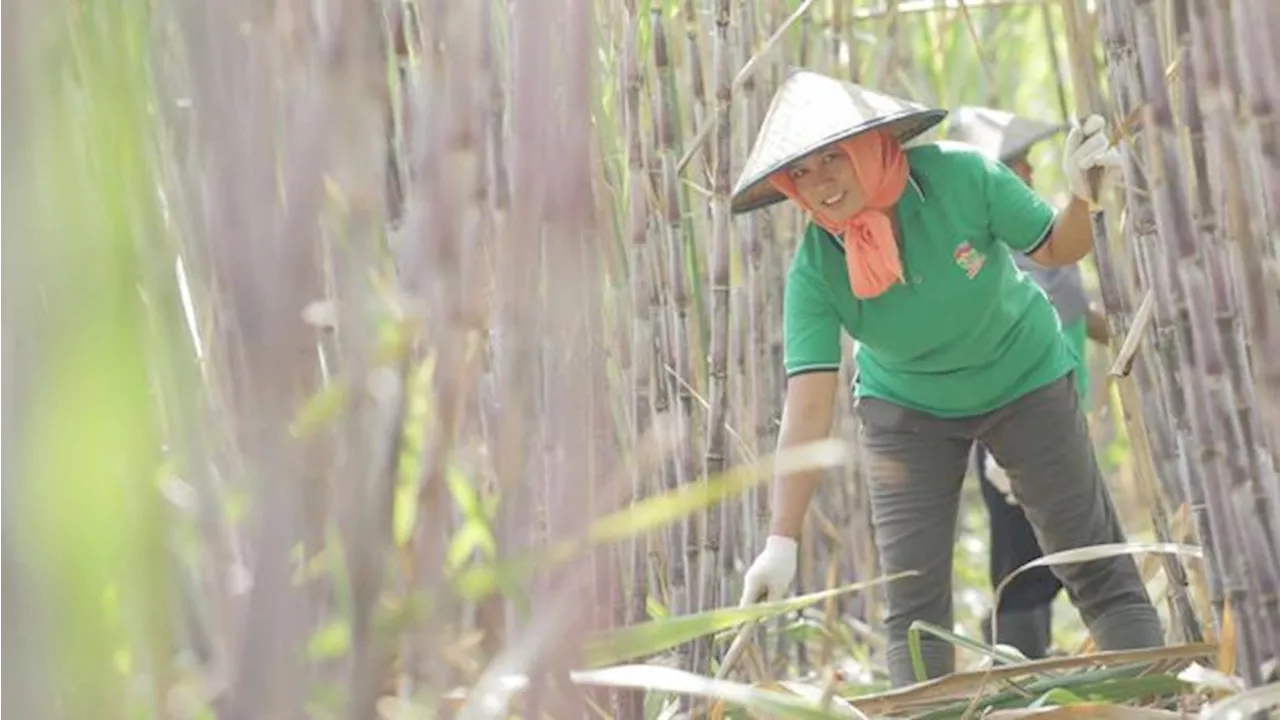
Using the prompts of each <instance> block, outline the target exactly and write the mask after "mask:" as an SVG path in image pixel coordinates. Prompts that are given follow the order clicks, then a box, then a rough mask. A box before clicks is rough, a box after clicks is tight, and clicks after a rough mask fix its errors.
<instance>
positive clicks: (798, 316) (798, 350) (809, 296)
mask: <svg viewBox="0 0 1280 720" xmlns="http://www.w3.org/2000/svg"><path fill="white" fill-rule="evenodd" d="M782 333H783V346H784V349H783V361H782V364H783V367H784V368H785V370H786V373H787V377H794V376H796V375H801V374H803V373H807V372H818V371H824V370H839V369H840V318H839V316H838V315H837V314H836V310H835V307H834V306H833V305H832V304H831V300H830V298H828V297H827V296H826V294H825V293H823V292H822V290H821V288H819V287H817V285H816V283H815V282H814V280H813V278H812V276H811V275H810V274H809V273H807V272H804V271H797V269H796V268H794V267H793V268H792V269H791V270H790V271H789V272H788V273H787V283H786V288H785V290H784V293H783V300H782Z"/></svg>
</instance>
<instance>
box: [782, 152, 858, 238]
mask: <svg viewBox="0 0 1280 720" xmlns="http://www.w3.org/2000/svg"><path fill="white" fill-rule="evenodd" d="M787 175H788V176H789V177H790V178H791V181H792V182H793V183H795V186H796V194H797V195H799V196H800V199H801V200H804V202H805V204H806V205H808V206H809V207H810V208H812V209H814V210H816V211H819V212H821V213H822V214H823V215H825V216H827V217H828V218H830V219H831V220H832V221H833V222H837V223H839V222H843V221H845V220H848V219H849V218H851V217H853V216H854V215H856V214H857V213H858V212H860V211H861V210H862V207H863V205H864V204H865V200H864V198H863V195H862V185H861V183H859V182H858V176H857V173H855V172H854V170H853V161H852V160H850V159H849V156H848V155H847V154H845V152H844V151H843V150H841V149H840V148H838V147H828V148H823V149H821V150H818V151H816V152H813V153H810V154H809V155H806V156H805V157H803V158H800V159H799V160H797V161H795V162H794V163H792V164H791V166H790V167H789V168H787Z"/></svg>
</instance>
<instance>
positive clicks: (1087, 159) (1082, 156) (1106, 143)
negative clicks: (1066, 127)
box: [1062, 115, 1120, 202]
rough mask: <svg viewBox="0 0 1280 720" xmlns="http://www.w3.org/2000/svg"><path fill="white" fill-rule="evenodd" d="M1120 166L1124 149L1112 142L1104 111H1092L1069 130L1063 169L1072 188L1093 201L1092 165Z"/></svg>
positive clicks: (1104, 166)
mask: <svg viewBox="0 0 1280 720" xmlns="http://www.w3.org/2000/svg"><path fill="white" fill-rule="evenodd" d="M1095 167H1101V168H1118V167H1120V151H1119V150H1117V149H1116V148H1115V147H1113V146H1112V145H1111V138H1110V137H1108V135H1107V121H1106V119H1104V118H1103V117H1102V116H1101V115H1090V116H1089V117H1087V118H1085V121H1084V122H1083V123H1082V124H1080V125H1073V126H1072V128H1071V131H1070V132H1069V133H1067V143H1066V147H1065V148H1064V149H1063V153H1062V172H1063V174H1064V175H1065V176H1066V178H1067V184H1068V185H1070V187H1071V192H1072V193H1074V194H1075V195H1076V196H1077V197H1079V198H1080V199H1081V200H1084V201H1085V202H1092V201H1093V197H1092V196H1091V195H1090V193H1089V179H1088V172H1089V170H1091V169H1092V168H1095Z"/></svg>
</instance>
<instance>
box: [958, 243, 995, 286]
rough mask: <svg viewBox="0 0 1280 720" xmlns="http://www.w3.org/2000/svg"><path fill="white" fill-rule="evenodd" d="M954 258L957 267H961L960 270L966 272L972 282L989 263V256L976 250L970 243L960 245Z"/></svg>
mask: <svg viewBox="0 0 1280 720" xmlns="http://www.w3.org/2000/svg"><path fill="white" fill-rule="evenodd" d="M952 257H954V258H955V261H956V265H959V266H960V269H961V270H964V274H965V275H967V276H968V277H969V279H970V280H972V279H974V278H975V277H977V276H978V272H979V271H981V270H982V265H983V264H984V263H986V261H987V256H986V255H983V254H982V253H980V252H978V251H977V250H976V249H974V247H973V246H972V245H970V244H969V242H968V241H965V242H962V243H960V245H959V246H958V247H956V251H955V253H954V254H953V255H952Z"/></svg>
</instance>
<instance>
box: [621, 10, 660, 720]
mask: <svg viewBox="0 0 1280 720" xmlns="http://www.w3.org/2000/svg"><path fill="white" fill-rule="evenodd" d="M625 13H626V18H625V22H624V26H623V30H622V84H623V127H624V132H625V133H626V143H627V145H626V147H627V199H628V203H627V225H626V228H627V240H628V249H629V259H628V263H627V264H628V270H629V277H630V281H631V308H630V310H631V343H630V347H629V348H628V353H627V359H628V360H629V362H630V371H631V372H630V381H631V397H632V403H631V418H630V419H631V430H632V433H631V439H630V443H629V447H632V448H634V447H637V446H638V444H639V441H640V438H641V437H642V436H643V435H644V434H645V432H646V431H647V430H648V428H649V426H650V424H651V422H652V416H653V412H654V409H653V406H652V397H653V392H654V387H653V384H654V383H653V379H654V371H653V348H654V333H653V317H652V315H651V310H652V307H651V299H650V298H651V294H652V288H651V286H650V272H649V249H648V243H647V240H648V236H649V221H648V215H649V213H648V202H647V199H646V196H645V188H646V187H647V183H646V179H645V178H646V172H645V167H644V162H645V158H644V147H643V144H642V140H641V137H642V136H641V128H640V118H641V117H642V115H641V108H640V90H641V85H642V77H641V74H640V57H639V49H638V48H637V47H636V43H637V37H638V36H639V33H640V19H639V17H638V16H637V12H636V3H635V0H627V1H626V4H625ZM644 488H645V478H644V477H643V476H642V475H641V474H640V470H639V467H638V466H637V465H636V464H635V463H632V466H631V501H632V502H633V503H634V502H638V501H640V500H641V499H642V498H643V497H644V494H645V492H644ZM630 546H631V555H630V568H629V570H630V592H631V594H630V598H629V600H628V603H627V613H626V618H625V619H626V622H627V623H628V624H633V625H634V624H637V623H640V622H642V621H643V620H644V619H645V618H647V617H648V609H647V607H646V600H647V597H648V587H649V583H648V577H647V576H648V547H647V546H648V541H647V540H646V539H645V538H643V537H638V538H633V539H632V540H631V543H630ZM620 705H621V708H620V709H621V714H622V716H623V717H624V718H641V717H643V715H644V694H643V693H642V692H641V691H638V690H637V691H631V692H628V693H625V694H624V695H623V697H622V698H621V700H620Z"/></svg>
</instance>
